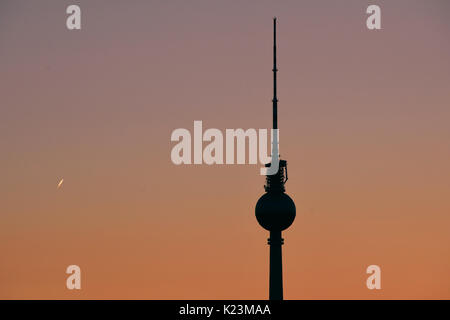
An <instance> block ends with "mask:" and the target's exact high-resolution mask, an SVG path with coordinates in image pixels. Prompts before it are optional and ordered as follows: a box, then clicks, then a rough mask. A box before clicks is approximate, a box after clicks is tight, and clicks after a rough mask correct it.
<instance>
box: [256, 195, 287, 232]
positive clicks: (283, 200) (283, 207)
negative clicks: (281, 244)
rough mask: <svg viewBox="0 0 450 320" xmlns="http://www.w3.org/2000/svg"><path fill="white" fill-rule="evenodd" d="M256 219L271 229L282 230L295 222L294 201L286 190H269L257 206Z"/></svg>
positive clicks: (267, 228) (262, 225)
mask: <svg viewBox="0 0 450 320" xmlns="http://www.w3.org/2000/svg"><path fill="white" fill-rule="evenodd" d="M255 215H256V220H258V222H259V224H260V225H261V227H263V228H264V229H266V230H269V231H282V230H285V229H287V228H289V226H290V225H291V224H292V223H293V222H294V219H295V204H294V201H293V200H292V199H291V197H289V196H288V195H287V194H286V193H284V192H267V193H265V194H263V195H262V196H261V198H259V200H258V202H257V203H256V207H255Z"/></svg>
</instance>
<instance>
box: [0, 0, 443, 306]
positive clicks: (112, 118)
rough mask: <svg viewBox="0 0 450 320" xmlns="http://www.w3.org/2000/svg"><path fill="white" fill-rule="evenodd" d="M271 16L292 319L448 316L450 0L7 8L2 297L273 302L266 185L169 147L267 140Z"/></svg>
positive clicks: (3, 23) (1, 109)
mask: <svg viewBox="0 0 450 320" xmlns="http://www.w3.org/2000/svg"><path fill="white" fill-rule="evenodd" d="M70 4H78V5H79V6H80V7H81V11H82V29H81V30H79V31H69V30H68V29H67V28H66V18H67V16H68V15H67V14H66V8H67V6H68V5H70ZM370 4H378V5H379V6H380V7H381V10H382V22H381V23H382V30H378V31H370V30H368V29H367V28H366V18H367V16H368V15H367V14H366V8H367V7H368V5H370ZM273 16H277V17H278V61H279V65H278V69H279V72H278V77H279V80H278V81H279V82H278V83H279V90H278V95H279V105H278V106H279V126H280V128H281V129H280V151H281V155H282V158H284V159H287V160H288V171H289V181H288V182H287V184H286V188H287V193H288V194H289V195H290V196H291V197H292V198H293V199H294V200H295V203H296V206H297V218H296V221H295V222H294V224H293V225H292V227H291V228H290V229H288V230H287V231H286V232H284V233H283V237H284V239H285V245H284V246H283V259H284V260H283V268H284V289H285V290H284V293H285V298H286V299H350V298H356V299H412V298H424V299H444V298H445V299H450V143H449V141H450V1H448V0H396V1H387V0H385V1H381V0H370V1H365V0H343V1H334V0H327V1H325V0H302V1H298V0H292V1H268V0H259V1H256V0H253V1H224V0H222V1H206V0H202V1H197V0H193V1H181V0H177V1H174V0H170V1H143V0H142V1H137V0H133V1H125V0H121V1H118V0H117V1H116V0H109V1H106V0H97V1H87V0H85V1H75V0H73V1H66V0H64V1H63V0H52V1H50V0H40V1H24V0H1V1H0V155H1V156H0V168H1V169H0V298H3V299H25V298H28V299H53V298H57V299H112V298H114V299H266V298H267V297H268V268H269V264H268V262H269V247H268V246H267V237H268V232H267V231H265V230H263V229H262V228H261V227H260V226H259V225H258V223H257V221H256V219H255V216H254V206H255V204H256V201H257V200H258V198H259V197H260V196H261V195H262V194H263V192H264V189H263V185H264V177H263V176H260V175H259V169H260V165H259V164H258V165H221V166H219V165H213V166H208V165H190V166H188V165H181V166H176V165H174V164H173V163H172V161H171V159H170V152H171V149H172V147H173V146H174V145H175V143H173V142H171V141H170V135H171V132H172V131H173V130H174V129H177V128H186V129H189V130H190V131H191V132H193V122H194V120H202V121H203V127H204V129H207V128H218V129H221V130H223V132H224V131H225V129H226V128H244V129H247V128H270V126H271V115H272V113H271V108H272V104H271V99H272V71H271V69H272V17H273ZM61 179H64V183H63V184H62V185H61V187H60V188H57V186H58V183H59V182H60V180H61ZM71 264H76V265H79V266H80V267H81V271H82V289H81V290H79V291H77V290H73V291H70V290H68V289H66V278H67V276H68V275H67V274H66V273H65V270H66V268H67V266H68V265H71ZM372 264H376V265H379V266H380V267H381V272H382V276H381V286H382V289H381V290H368V289H367V287H366V279H367V277H368V275H367V274H366V268H367V266H369V265H372Z"/></svg>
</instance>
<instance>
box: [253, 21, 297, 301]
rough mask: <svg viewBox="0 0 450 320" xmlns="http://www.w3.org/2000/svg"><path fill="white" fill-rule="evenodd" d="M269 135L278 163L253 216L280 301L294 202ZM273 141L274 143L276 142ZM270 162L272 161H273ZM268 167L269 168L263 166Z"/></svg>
mask: <svg viewBox="0 0 450 320" xmlns="http://www.w3.org/2000/svg"><path fill="white" fill-rule="evenodd" d="M272 71H273V99H272V104H273V129H274V131H276V130H277V129H278V114H277V113H278V98H277V71H278V69H277V18H276V17H274V18H273V70H272ZM276 137H277V138H276V139H275V138H274V134H272V140H273V141H272V158H273V157H274V156H275V157H276V158H275V159H276V160H275V161H279V169H278V172H277V173H275V174H273V175H266V184H265V186H264V189H265V191H266V193H265V194H263V195H262V196H261V198H259V200H258V202H257V203H256V207H255V215H256V219H257V220H258V222H259V224H260V225H261V226H262V227H263V228H264V229H266V230H268V231H270V237H269V239H267V242H268V244H269V246H270V274H269V299H270V300H283V268H282V257H281V246H282V245H283V243H284V239H283V238H282V237H281V231H283V230H285V229H287V228H289V226H290V225H291V224H292V223H293V222H294V219H295V204H294V201H293V200H292V199H291V198H290V197H289V196H288V195H287V194H286V193H285V187H284V184H285V183H286V181H287V179H288V176H287V161H286V160H278V159H279V157H278V155H277V154H274V153H278V135H277V136H276ZM275 140H276V141H275ZM272 161H273V159H272ZM265 166H266V167H270V166H271V164H270V163H268V164H266V165H265Z"/></svg>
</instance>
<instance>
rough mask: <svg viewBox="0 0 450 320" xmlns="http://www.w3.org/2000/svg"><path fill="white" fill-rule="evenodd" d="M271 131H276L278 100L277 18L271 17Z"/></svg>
mask: <svg viewBox="0 0 450 320" xmlns="http://www.w3.org/2000/svg"><path fill="white" fill-rule="evenodd" d="M272 71H273V99H272V104H273V129H278V98H277V71H278V69H277V17H273V69H272Z"/></svg>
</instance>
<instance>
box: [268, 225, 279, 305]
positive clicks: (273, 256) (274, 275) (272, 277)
mask: <svg viewBox="0 0 450 320" xmlns="http://www.w3.org/2000/svg"><path fill="white" fill-rule="evenodd" d="M267 242H268V244H269V245H270V274H269V299H270V300H283V266H282V258H281V246H282V245H283V238H282V237H281V231H270V238H269V239H268V241H267Z"/></svg>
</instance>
